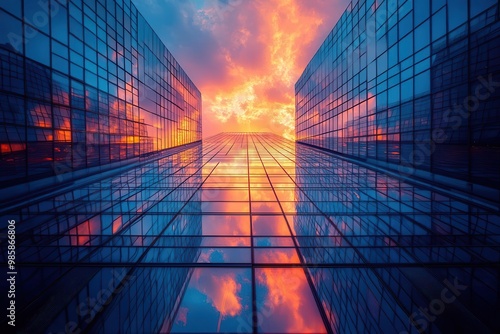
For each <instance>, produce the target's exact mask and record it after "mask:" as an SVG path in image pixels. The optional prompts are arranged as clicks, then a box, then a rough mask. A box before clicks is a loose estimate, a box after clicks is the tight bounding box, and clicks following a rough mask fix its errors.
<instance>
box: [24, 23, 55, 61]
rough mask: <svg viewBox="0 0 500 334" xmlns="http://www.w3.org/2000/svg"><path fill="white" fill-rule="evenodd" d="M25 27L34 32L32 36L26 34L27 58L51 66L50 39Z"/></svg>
mask: <svg viewBox="0 0 500 334" xmlns="http://www.w3.org/2000/svg"><path fill="white" fill-rule="evenodd" d="M25 27H26V29H27V30H30V31H32V33H30V34H25V38H24V45H25V46H26V57H28V58H31V59H33V60H35V61H37V62H40V63H42V64H44V65H47V66H50V38H49V37H48V36H47V35H45V34H43V33H41V32H40V31H38V30H35V29H33V28H31V27H28V26H26V25H25Z"/></svg>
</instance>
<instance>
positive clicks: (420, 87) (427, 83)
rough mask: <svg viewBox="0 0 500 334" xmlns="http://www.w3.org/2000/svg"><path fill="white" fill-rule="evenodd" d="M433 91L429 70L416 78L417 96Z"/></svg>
mask: <svg viewBox="0 0 500 334" xmlns="http://www.w3.org/2000/svg"><path fill="white" fill-rule="evenodd" d="M430 89H431V78H430V71H429V70H427V71H425V72H423V73H421V74H419V75H417V76H415V96H418V95H421V94H427V93H429V92H430Z"/></svg>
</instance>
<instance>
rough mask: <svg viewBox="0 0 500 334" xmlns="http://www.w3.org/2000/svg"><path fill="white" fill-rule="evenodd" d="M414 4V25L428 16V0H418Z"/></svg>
mask: <svg viewBox="0 0 500 334" xmlns="http://www.w3.org/2000/svg"><path fill="white" fill-rule="evenodd" d="M414 4H415V9H414V14H415V25H418V24H420V23H421V22H423V21H425V20H426V19H428V18H429V17H430V13H429V12H430V11H429V0H418V1H415V2H414Z"/></svg>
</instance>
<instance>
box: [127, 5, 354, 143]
mask: <svg viewBox="0 0 500 334" xmlns="http://www.w3.org/2000/svg"><path fill="white" fill-rule="evenodd" d="M348 3H349V0H134V4H135V5H136V7H137V8H138V10H139V11H140V12H141V14H142V15H143V16H144V17H145V18H146V20H147V21H148V22H149V24H150V25H151V26H152V27H153V29H154V30H155V31H156V33H157V34H158V36H159V37H160V38H161V40H162V41H163V43H164V44H165V46H166V47H167V48H168V49H169V50H170V52H171V53H172V54H173V55H174V57H175V58H176V60H177V61H178V62H179V63H180V65H181V66H182V67H183V68H184V70H185V71H186V73H187V74H188V76H189V77H190V78H191V80H192V81H193V82H194V83H195V84H196V86H197V87H198V89H199V90H200V91H201V94H202V99H203V106H202V108H203V137H204V138H206V137H210V136H212V135H215V134H217V133H219V132H223V131H231V132H234V131H245V132H247V131H251V132H273V133H276V134H278V135H282V136H284V137H285V138H288V139H294V126H295V93H294V85H295V82H296V81H297V79H298V78H299V77H300V75H301V73H302V71H303V70H304V69H305V67H306V65H307V63H308V62H309V61H310V59H311V58H312V56H313V55H314V54H315V53H316V51H317V49H318V48H319V46H320V45H321V43H322V42H323V40H324V39H325V38H326V36H327V35H328V33H329V32H330V31H331V30H332V28H333V27H334V25H335V23H336V22H337V20H338V19H339V17H340V16H341V14H342V13H343V11H344V10H345V8H346V7H347V5H348Z"/></svg>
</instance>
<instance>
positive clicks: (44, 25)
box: [0, 0, 201, 184]
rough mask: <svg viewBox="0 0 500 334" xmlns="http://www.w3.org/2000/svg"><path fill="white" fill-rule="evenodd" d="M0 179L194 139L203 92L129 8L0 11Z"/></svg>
mask: <svg viewBox="0 0 500 334" xmlns="http://www.w3.org/2000/svg"><path fill="white" fill-rule="evenodd" d="M0 75H1V81H0V107H1V110H2V114H1V115H2V118H1V119H0V123H1V131H0V168H1V169H2V170H3V171H4V173H2V175H1V177H2V178H1V179H0V180H1V181H2V182H5V183H9V182H10V183H11V184H19V183H22V182H26V181H33V180H34V179H38V178H45V177H47V176H53V175H56V176H59V179H60V178H61V177H62V176H63V175H64V174H68V173H70V172H74V171H77V170H83V169H88V168H91V167H96V166H103V165H109V164H110V163H116V162H118V161H123V160H126V159H130V158H136V157H140V156H144V155H145V154H148V153H152V152H157V151H160V150H163V149H166V148H170V147H174V146H178V145H182V144H186V143H190V142H195V141H198V140H200V139H201V94H200V92H199V90H198V89H197V88H196V86H195V85H194V84H193V82H192V81H191V80H190V79H189V77H188V76H187V74H186V73H185V72H184V71H183V69H182V68H181V67H180V66H179V64H178V63H177V61H176V60H175V59H174V57H173V56H172V54H171V53H170V52H169V51H168V50H167V49H166V48H165V46H164V45H163V43H162V42H161V41H160V38H159V37H158V36H157V35H156V34H155V33H154V31H153V30H152V29H151V27H150V26H149V25H148V23H147V22H146V21H145V20H144V18H143V17H142V15H141V14H140V13H138V11H137V9H136V7H135V6H134V5H133V4H132V3H131V1H130V0H113V1H110V0H108V1H106V0H95V1H77V0H74V1H69V0H61V1H56V0H51V1H38V0H22V1H2V2H1V4H0Z"/></svg>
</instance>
